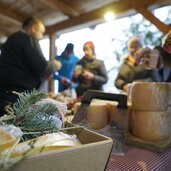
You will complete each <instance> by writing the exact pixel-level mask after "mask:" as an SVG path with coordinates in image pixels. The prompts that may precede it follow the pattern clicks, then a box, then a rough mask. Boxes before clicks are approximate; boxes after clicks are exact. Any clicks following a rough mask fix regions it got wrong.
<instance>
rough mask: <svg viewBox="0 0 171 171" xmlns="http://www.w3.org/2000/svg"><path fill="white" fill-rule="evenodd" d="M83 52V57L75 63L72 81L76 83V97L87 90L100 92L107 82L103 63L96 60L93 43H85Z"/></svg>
mask: <svg viewBox="0 0 171 171" xmlns="http://www.w3.org/2000/svg"><path fill="white" fill-rule="evenodd" d="M83 51H84V53H85V55H84V57H83V58H82V59H81V60H80V61H79V62H78V63H77V66H76V68H75V71H74V77H73V80H74V81H76V82H78V87H77V88H76V92H77V96H82V95H83V94H84V93H85V92H86V91H87V90H89V89H93V90H102V86H103V85H104V84H105V83H106V82H107V80H108V77H107V72H106V68H105V65H104V62H103V61H101V60H99V59H96V54H95V47H94V44H93V42H91V41H89V42H86V43H85V44H84V46H83ZM78 67H79V69H77V68H78ZM80 68H81V72H80Z"/></svg>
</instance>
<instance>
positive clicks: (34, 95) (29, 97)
mask: <svg viewBox="0 0 171 171" xmlns="http://www.w3.org/2000/svg"><path fill="white" fill-rule="evenodd" d="M46 97H47V95H46V94H45V92H42V91H37V90H35V89H33V90H32V91H31V92H29V91H26V92H24V93H22V94H21V95H20V96H19V99H18V100H17V102H16V103H14V105H13V110H14V113H15V115H16V116H20V115H21V116H23V115H24V113H25V111H26V112H27V110H28V109H29V107H30V106H31V105H32V104H35V103H36V102H38V101H40V100H42V99H45V98H46Z"/></svg>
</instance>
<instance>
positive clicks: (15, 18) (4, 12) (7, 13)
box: [0, 5, 24, 24]
mask: <svg viewBox="0 0 171 171" xmlns="http://www.w3.org/2000/svg"><path fill="white" fill-rule="evenodd" d="M0 15H2V16H4V17H7V18H8V19H10V20H12V21H13V22H15V23H17V24H21V23H22V21H23V18H24V17H22V16H21V15H17V14H15V13H14V12H11V11H9V10H6V8H4V7H3V6H1V5H0Z"/></svg>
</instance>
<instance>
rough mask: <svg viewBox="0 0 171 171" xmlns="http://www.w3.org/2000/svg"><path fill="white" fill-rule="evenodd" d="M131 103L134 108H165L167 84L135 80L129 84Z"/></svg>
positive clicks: (156, 109)
mask: <svg viewBox="0 0 171 171" xmlns="http://www.w3.org/2000/svg"><path fill="white" fill-rule="evenodd" d="M131 103H132V107H133V109H134V110H142V111H160V110H166V109H167V107H168V104H169V85H168V84H167V83H156V82H135V83H133V84H132V86H131Z"/></svg>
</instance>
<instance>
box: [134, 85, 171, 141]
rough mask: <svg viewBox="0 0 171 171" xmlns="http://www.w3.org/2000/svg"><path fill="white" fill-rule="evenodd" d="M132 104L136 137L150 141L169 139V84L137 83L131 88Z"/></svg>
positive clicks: (170, 121)
mask: <svg viewBox="0 0 171 171" xmlns="http://www.w3.org/2000/svg"><path fill="white" fill-rule="evenodd" d="M131 103H132V108H133V112H132V115H131V131H132V133H133V134H134V135H135V136H137V137H139V138H141V139H144V140H149V141H161V140H165V139H167V138H169V136H170V123H171V114H170V112H169V110H168V105H169V84H167V83H155V82H135V83H133V84H132V87H131Z"/></svg>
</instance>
